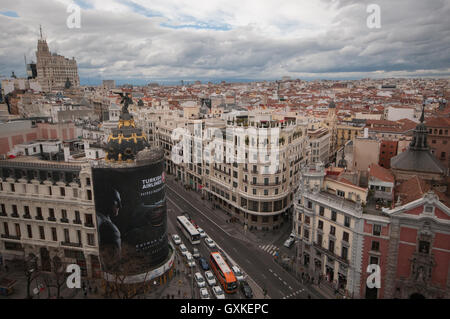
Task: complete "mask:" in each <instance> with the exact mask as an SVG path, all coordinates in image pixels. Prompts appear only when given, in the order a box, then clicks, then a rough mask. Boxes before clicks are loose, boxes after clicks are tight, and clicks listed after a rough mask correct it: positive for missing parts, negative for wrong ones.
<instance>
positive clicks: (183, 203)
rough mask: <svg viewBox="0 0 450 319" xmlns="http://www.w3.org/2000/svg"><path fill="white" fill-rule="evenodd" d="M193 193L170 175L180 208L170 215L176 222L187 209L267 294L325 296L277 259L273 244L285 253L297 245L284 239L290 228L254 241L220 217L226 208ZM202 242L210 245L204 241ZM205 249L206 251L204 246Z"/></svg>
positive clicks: (172, 196)
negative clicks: (266, 240) (273, 237)
mask: <svg viewBox="0 0 450 319" xmlns="http://www.w3.org/2000/svg"><path fill="white" fill-rule="evenodd" d="M192 193H194V192H192V191H186V190H185V189H184V188H183V187H182V186H181V185H180V184H177V183H176V182H174V181H172V180H171V179H170V178H168V179H167V190H166V194H167V198H168V203H169V205H173V206H174V207H175V208H176V209H175V210H170V213H169V216H168V218H169V220H170V222H171V223H172V224H175V223H176V221H175V219H176V216H178V215H180V214H181V213H182V212H187V213H188V214H189V215H190V216H191V217H192V218H193V220H194V221H195V222H196V224H197V225H199V226H200V227H201V228H203V229H204V230H205V232H206V233H207V234H208V235H209V236H210V237H211V238H212V239H213V240H214V241H215V242H216V243H217V244H218V245H219V246H220V247H221V248H222V249H223V250H224V251H225V253H226V254H227V255H229V256H230V257H231V258H232V260H234V261H235V263H237V264H238V266H239V267H240V268H241V270H242V271H244V272H245V273H246V274H247V275H248V276H249V277H250V278H251V279H252V280H254V282H255V283H256V284H257V285H258V286H259V288H260V289H263V288H265V289H267V295H268V297H270V298H275V299H282V298H307V297H308V294H309V295H310V296H311V297H312V298H324V297H323V296H321V295H320V294H319V293H318V292H317V291H315V290H312V289H310V288H308V287H306V286H305V285H302V284H301V283H299V282H298V281H297V279H296V278H295V277H294V276H293V275H292V274H290V273H289V272H287V271H286V270H284V269H283V268H282V267H281V266H280V265H279V264H278V263H276V262H275V259H274V256H273V254H272V253H271V252H272V251H270V250H269V249H270V248H273V247H282V249H281V253H283V252H284V253H288V252H289V253H290V254H294V251H295V248H294V247H292V248H291V249H287V248H285V247H283V242H284V240H285V239H286V238H287V237H288V236H289V233H290V232H287V233H286V234H285V236H282V237H280V238H279V239H278V240H276V241H275V242H272V243H264V242H262V241H260V242H254V243H253V242H252V241H251V240H249V239H246V238H243V237H242V236H239V235H238V234H237V232H236V230H235V227H239V226H236V225H233V226H232V225H230V224H228V223H226V221H224V220H223V218H218V216H217V214H225V213H224V212H218V209H215V210H212V204H211V203H210V202H208V201H203V202H200V203H199V202H198V199H197V197H196V196H192V195H191V194H192ZM173 212H175V214H173ZM233 230H234V231H233ZM249 235H250V234H249ZM202 246H203V247H202V248H204V249H206V246H205V245H204V244H202ZM264 249H265V250H264ZM203 253H205V252H204V250H203Z"/></svg>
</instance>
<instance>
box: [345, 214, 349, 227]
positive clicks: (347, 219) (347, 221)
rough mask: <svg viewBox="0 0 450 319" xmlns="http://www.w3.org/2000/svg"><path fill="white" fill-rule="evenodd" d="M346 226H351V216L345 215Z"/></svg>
mask: <svg viewBox="0 0 450 319" xmlns="http://www.w3.org/2000/svg"><path fill="white" fill-rule="evenodd" d="M344 226H345V227H350V217H348V216H345V217H344Z"/></svg>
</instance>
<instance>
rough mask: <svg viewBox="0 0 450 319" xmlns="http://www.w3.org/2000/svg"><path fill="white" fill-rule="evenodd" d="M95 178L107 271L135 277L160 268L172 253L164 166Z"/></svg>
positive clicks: (98, 170)
mask: <svg viewBox="0 0 450 319" xmlns="http://www.w3.org/2000/svg"><path fill="white" fill-rule="evenodd" d="M92 174H93V183H94V196H95V209H96V214H97V229H98V241H99V253H100V261H101V264H102V269H103V271H104V272H106V273H116V272H118V273H121V274H126V275H130V276H132V275H135V274H140V273H145V272H147V271H149V269H151V268H153V267H155V266H158V265H159V264H160V263H161V262H163V261H164V260H165V259H166V258H167V255H168V252H169V245H168V241H167V215H166V214H167V212H166V198H165V177H164V170H163V162H162V161H158V162H156V163H155V162H152V163H149V164H146V165H143V166H132V167H120V168H116V167H95V168H93V169H92Z"/></svg>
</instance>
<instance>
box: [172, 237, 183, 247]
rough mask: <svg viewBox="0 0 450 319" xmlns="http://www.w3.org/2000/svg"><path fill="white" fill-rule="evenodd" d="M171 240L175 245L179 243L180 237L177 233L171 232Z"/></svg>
mask: <svg viewBox="0 0 450 319" xmlns="http://www.w3.org/2000/svg"><path fill="white" fill-rule="evenodd" d="M172 240H173V242H174V244H175V245H179V244H181V238H180V236H178V235H177V234H173V235H172Z"/></svg>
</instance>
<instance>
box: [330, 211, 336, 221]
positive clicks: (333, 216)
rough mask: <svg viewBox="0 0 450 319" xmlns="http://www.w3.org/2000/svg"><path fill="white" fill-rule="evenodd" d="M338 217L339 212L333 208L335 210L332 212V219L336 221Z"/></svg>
mask: <svg viewBox="0 0 450 319" xmlns="http://www.w3.org/2000/svg"><path fill="white" fill-rule="evenodd" d="M336 219H337V213H336V212H335V211H334V210H333V211H332V212H331V220H332V221H334V222H335V221H336Z"/></svg>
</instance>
